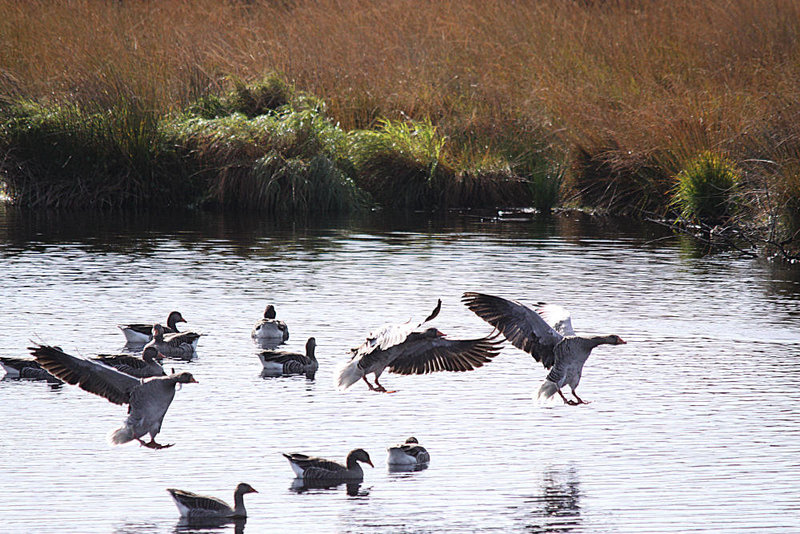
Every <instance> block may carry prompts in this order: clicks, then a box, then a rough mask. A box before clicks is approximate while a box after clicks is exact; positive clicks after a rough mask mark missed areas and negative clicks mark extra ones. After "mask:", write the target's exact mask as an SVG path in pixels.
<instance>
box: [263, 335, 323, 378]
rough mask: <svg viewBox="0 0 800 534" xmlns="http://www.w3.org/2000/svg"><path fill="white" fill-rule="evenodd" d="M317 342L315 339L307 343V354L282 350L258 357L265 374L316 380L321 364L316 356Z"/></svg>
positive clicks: (265, 352) (265, 353) (266, 352)
mask: <svg viewBox="0 0 800 534" xmlns="http://www.w3.org/2000/svg"><path fill="white" fill-rule="evenodd" d="M316 346H317V340H316V339H314V338H313V337H310V338H308V341H307V342H306V353H305V354H300V353H297V352H287V351H282V350H265V351H263V352H261V353H260V354H259V355H258V358H259V359H260V360H261V365H263V366H264V372H265V373H268V374H284V375H296V374H305V375H306V377H307V378H314V374H315V373H316V372H317V369H318V368H319V362H317V358H316V356H315V355H314V350H315V348H316Z"/></svg>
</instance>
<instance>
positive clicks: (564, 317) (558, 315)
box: [536, 302, 575, 337]
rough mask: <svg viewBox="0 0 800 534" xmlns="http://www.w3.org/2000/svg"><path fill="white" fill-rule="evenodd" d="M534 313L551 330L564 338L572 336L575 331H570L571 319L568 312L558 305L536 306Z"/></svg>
mask: <svg viewBox="0 0 800 534" xmlns="http://www.w3.org/2000/svg"><path fill="white" fill-rule="evenodd" d="M536 312H537V313H538V314H539V315H540V316H541V317H542V319H544V321H545V322H546V323H547V324H549V325H550V326H551V327H552V328H553V330H555V331H556V332H558V333H559V334H561V335H562V336H564V337H567V336H574V335H575V330H573V329H572V317H571V316H570V314H569V312H568V311H567V310H566V309H565V308H562V307H561V306H559V305H558V304H545V303H544V302H539V303H537V304H536Z"/></svg>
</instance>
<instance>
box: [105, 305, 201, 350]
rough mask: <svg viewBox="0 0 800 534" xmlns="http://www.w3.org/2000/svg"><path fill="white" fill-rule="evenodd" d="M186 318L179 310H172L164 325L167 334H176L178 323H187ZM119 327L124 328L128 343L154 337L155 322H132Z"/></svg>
mask: <svg viewBox="0 0 800 534" xmlns="http://www.w3.org/2000/svg"><path fill="white" fill-rule="evenodd" d="M185 322H186V319H184V318H183V315H181V313H180V312H178V311H171V312H169V315H168V316H167V322H166V326H165V327H164V333H165V334H174V333H176V332H178V323H185ZM117 327H118V328H119V329H120V330H122V334H123V335H124V336H125V340H126V341H127V342H128V343H131V344H135V345H141V344H144V343H147V342H149V341H150V340H151V339H153V324H152V323H130V324H119V325H117Z"/></svg>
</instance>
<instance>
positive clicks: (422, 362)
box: [338, 300, 501, 393]
mask: <svg viewBox="0 0 800 534" xmlns="http://www.w3.org/2000/svg"><path fill="white" fill-rule="evenodd" d="M441 307H442V301H441V300H439V303H438V304H437V305H436V308H434V310H433V312H432V313H431V314H430V315H429V316H428V317H427V318H426V319H425V320H424V321H422V322H421V323H419V324H413V323H411V322H410V321H409V322H407V323H402V324H386V325H383V326H382V327H380V328H379V329H378V330H376V331H374V332H372V333H370V335H369V336H368V337H367V340H366V341H365V342H364V343H362V344H361V345H360V346H359V347H356V348H354V349H351V353H352V357H351V358H350V362H349V363H347V364H346V365H345V366H344V367H343V368H342V369H341V370H340V372H339V382H338V383H339V388H341V389H347V388H348V387H350V386H352V385H353V384H355V383H356V382H358V380H359V379H362V380H364V382H365V383H366V384H367V386H368V387H369V389H370V390H373V391H380V392H383V393H390V392H388V391H386V388H384V387H383V386H382V385H381V384H380V382H378V378H380V376H381V373H383V371H384V370H385V369H387V368H388V370H389V372H392V373H397V374H401V375H411V374H424V373H432V372H435V371H471V370H472V369H475V368H477V367H481V366H483V364H484V363H487V362H489V361H491V359H492V358H494V357H495V356H497V355H498V354H499V352H500V344H501V342H499V341H494V340H493V338H490V337H482V338H479V339H468V340H455V339H445V334H443V333H442V332H440V331H439V330H437V329H436V328H427V329H420V327H421V326H422V325H423V324H425V323H427V322H428V321H430V320H432V319H434V318H435V317H436V316H437V315H438V314H439V311H440V310H441ZM369 373H373V374H374V375H375V386H373V385H372V384H370V383H369V381H368V380H367V377H366V375H367V374H369Z"/></svg>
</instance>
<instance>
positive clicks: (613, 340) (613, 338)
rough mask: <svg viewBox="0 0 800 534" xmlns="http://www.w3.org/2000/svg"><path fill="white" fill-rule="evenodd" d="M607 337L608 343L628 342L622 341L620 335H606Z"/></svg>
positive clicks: (624, 343)
mask: <svg viewBox="0 0 800 534" xmlns="http://www.w3.org/2000/svg"><path fill="white" fill-rule="evenodd" d="M608 339H609V343H608V344H609V345H627V344H628V342H627V341H623V339H622V338H621V337H619V336H616V335H611V336H608Z"/></svg>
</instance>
